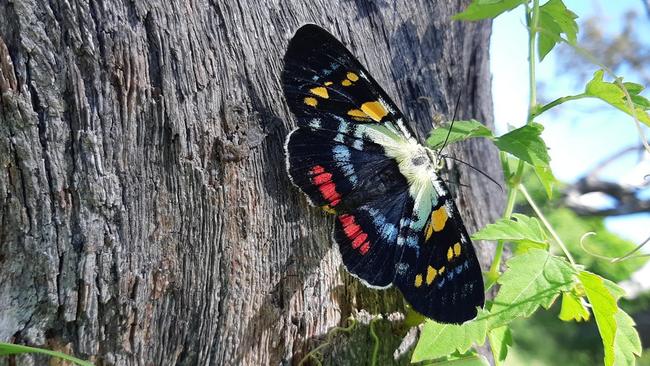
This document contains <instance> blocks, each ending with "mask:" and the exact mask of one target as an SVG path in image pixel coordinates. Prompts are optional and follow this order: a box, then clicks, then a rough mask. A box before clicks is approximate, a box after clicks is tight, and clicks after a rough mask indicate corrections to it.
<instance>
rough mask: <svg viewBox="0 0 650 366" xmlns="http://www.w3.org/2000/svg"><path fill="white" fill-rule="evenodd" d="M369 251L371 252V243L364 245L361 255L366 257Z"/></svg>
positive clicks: (360, 251) (360, 249) (360, 250)
mask: <svg viewBox="0 0 650 366" xmlns="http://www.w3.org/2000/svg"><path fill="white" fill-rule="evenodd" d="M368 250H370V242H369V241H367V242H365V243H363V245H362V246H361V248H359V253H361V255H365V254H366V253H368Z"/></svg>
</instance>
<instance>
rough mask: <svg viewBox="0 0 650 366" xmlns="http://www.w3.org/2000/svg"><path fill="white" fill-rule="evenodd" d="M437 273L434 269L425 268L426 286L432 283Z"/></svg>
mask: <svg viewBox="0 0 650 366" xmlns="http://www.w3.org/2000/svg"><path fill="white" fill-rule="evenodd" d="M437 274H438V271H436V269H435V268H433V267H431V266H429V267H427V285H430V284H431V283H432V282H433V279H434V278H436V275H437Z"/></svg>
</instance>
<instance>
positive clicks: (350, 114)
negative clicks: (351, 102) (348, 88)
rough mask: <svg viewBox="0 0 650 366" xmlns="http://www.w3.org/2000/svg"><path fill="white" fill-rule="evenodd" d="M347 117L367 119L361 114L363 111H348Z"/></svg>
mask: <svg viewBox="0 0 650 366" xmlns="http://www.w3.org/2000/svg"><path fill="white" fill-rule="evenodd" d="M348 116H352V117H359V118H368V115H367V114H365V113H363V111H361V110H359V109H350V110H349V111H348Z"/></svg>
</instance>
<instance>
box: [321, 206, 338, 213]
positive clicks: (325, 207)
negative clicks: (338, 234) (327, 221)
mask: <svg viewBox="0 0 650 366" xmlns="http://www.w3.org/2000/svg"><path fill="white" fill-rule="evenodd" d="M321 208H322V209H323V211H325V212H327V213H329V214H333V215H335V214H336V210H334V209H333V208H332V207H330V205H325V206H322V207H321Z"/></svg>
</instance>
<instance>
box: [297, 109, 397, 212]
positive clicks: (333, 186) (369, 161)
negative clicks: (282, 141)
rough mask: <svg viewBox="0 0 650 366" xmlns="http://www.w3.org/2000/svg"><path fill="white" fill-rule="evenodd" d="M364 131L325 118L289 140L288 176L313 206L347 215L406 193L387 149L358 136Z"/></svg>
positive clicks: (339, 121) (299, 131)
mask: <svg viewBox="0 0 650 366" xmlns="http://www.w3.org/2000/svg"><path fill="white" fill-rule="evenodd" d="M343 125H346V126H344V127H342V126H343ZM362 128H363V127H362V126H356V127H354V126H352V125H351V124H350V125H348V124H347V122H345V120H336V119H333V118H331V117H329V116H324V117H323V118H320V119H318V123H317V124H316V123H315V122H314V121H312V123H311V125H307V126H302V127H299V128H297V129H296V130H294V131H293V132H292V133H291V134H290V135H289V137H288V139H287V144H286V150H287V170H288V173H289V176H290V177H291V180H292V182H293V183H294V184H295V185H296V186H298V187H299V188H300V189H301V190H302V191H303V192H305V194H306V195H307V196H308V197H309V199H310V201H311V203H312V204H313V205H316V206H321V207H325V208H326V209H327V210H330V209H332V210H335V211H337V212H346V211H347V210H349V209H352V208H356V207H359V206H360V205H361V204H363V203H364V202H369V201H372V200H373V199H374V198H376V197H385V196H386V195H390V194H393V192H394V191H395V190H402V191H403V190H405V189H406V188H407V183H406V180H405V179H404V178H403V176H402V175H401V174H400V172H399V168H398V166H397V163H396V162H395V161H394V160H393V159H390V158H389V157H387V156H386V154H385V151H384V148H383V147H382V146H380V145H379V144H377V143H375V142H373V141H372V140H371V139H369V138H368V137H367V136H365V135H364V134H359V133H356V132H357V131H356V129H362ZM355 135H356V136H355Z"/></svg>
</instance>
